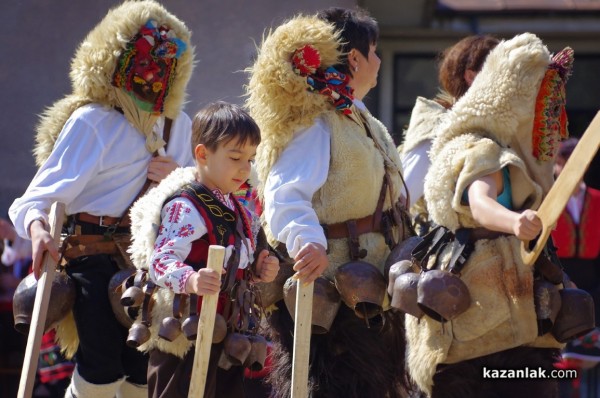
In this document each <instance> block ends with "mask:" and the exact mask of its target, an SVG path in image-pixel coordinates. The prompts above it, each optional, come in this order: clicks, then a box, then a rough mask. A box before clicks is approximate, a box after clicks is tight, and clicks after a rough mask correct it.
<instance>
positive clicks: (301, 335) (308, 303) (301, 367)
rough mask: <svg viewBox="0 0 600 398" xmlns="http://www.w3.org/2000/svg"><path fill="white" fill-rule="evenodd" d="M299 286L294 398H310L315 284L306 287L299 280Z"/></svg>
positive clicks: (294, 361) (293, 373)
mask: <svg viewBox="0 0 600 398" xmlns="http://www.w3.org/2000/svg"><path fill="white" fill-rule="evenodd" d="M297 284H298V285H297V287H296V313H295V314H294V354H293V355H294V356H293V363H292V398H306V397H308V365H309V354H310V335H311V333H312V306H313V291H314V287H315V284H314V282H311V283H309V284H308V285H305V284H303V283H302V282H301V281H300V280H298V282H297Z"/></svg>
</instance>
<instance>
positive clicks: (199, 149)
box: [194, 144, 208, 165]
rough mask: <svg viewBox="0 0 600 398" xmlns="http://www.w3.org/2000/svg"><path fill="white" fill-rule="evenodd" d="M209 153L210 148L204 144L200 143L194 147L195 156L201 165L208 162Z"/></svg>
mask: <svg viewBox="0 0 600 398" xmlns="http://www.w3.org/2000/svg"><path fill="white" fill-rule="evenodd" d="M207 155H208V148H206V145H204V144H198V145H196V147H195V148H194V157H195V158H196V162H198V164H201V165H205V164H206V159H207Z"/></svg>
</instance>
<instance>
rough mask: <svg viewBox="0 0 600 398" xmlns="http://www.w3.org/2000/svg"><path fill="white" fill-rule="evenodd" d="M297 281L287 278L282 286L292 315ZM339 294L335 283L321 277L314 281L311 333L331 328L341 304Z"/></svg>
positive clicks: (294, 308) (286, 304)
mask: <svg viewBox="0 0 600 398" xmlns="http://www.w3.org/2000/svg"><path fill="white" fill-rule="evenodd" d="M297 286H298V281H296V280H295V279H293V278H288V280H287V281H286V282H285V285H284V286H283V299H284V302H285V306H286V307H287V309H288V311H289V313H290V314H292V317H293V316H294V314H295V312H296V289H297ZM341 302H342V301H341V298H340V294H339V293H338V291H337V289H336V288H335V285H334V284H333V283H332V282H331V281H329V280H328V279H325V278H323V277H318V278H317V279H315V282H314V291H313V306H312V333H314V334H325V333H327V332H328V331H329V329H330V328H331V325H332V324H333V320H334V319H335V316H336V315H337V313H338V310H339V308H340V305H341Z"/></svg>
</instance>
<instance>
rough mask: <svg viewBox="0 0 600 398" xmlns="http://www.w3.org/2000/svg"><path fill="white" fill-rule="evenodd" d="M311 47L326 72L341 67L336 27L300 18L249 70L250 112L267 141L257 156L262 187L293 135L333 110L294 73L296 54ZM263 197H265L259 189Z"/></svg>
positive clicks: (268, 42)
mask: <svg viewBox="0 0 600 398" xmlns="http://www.w3.org/2000/svg"><path fill="white" fill-rule="evenodd" d="M307 44H311V45H312V46H314V47H315V48H316V49H317V50H318V51H319V53H320V55H321V65H322V67H328V66H331V65H335V64H337V63H338V60H339V58H340V53H339V51H338V46H339V41H338V38H337V36H336V34H334V30H333V26H332V25H330V24H328V23H326V22H324V21H322V20H320V19H318V18H317V17H316V16H298V17H296V18H294V19H292V20H290V21H288V22H286V23H284V24H283V25H281V26H279V27H278V28H277V29H275V30H274V31H270V32H269V33H268V34H267V35H266V38H265V39H264V40H263V42H262V44H261V46H260V48H259V49H258V56H257V59H256V62H255V63H254V65H252V66H251V67H250V68H248V69H247V72H248V73H249V74H250V80H249V82H248V85H247V86H246V95H247V96H248V98H247V101H246V106H247V107H248V110H249V112H250V115H251V116H252V117H253V118H254V119H255V120H256V122H257V123H258V126H259V127H260V130H261V136H262V142H261V145H260V146H259V147H258V152H257V155H256V161H257V171H258V178H259V180H260V181H261V182H264V181H266V178H267V175H268V173H269V171H270V169H271V166H272V165H273V164H274V163H275V162H276V161H277V159H278V158H279V155H280V154H281V152H282V151H283V149H284V148H285V147H286V145H287V144H288V143H289V141H290V140H291V139H292V137H293V134H294V132H296V131H298V130H299V129H301V128H305V127H308V126H310V125H312V124H313V122H314V120H315V119H316V118H317V117H318V116H319V115H320V114H322V113H323V112H325V111H327V110H328V109H332V105H331V104H329V102H328V101H327V98H325V96H323V95H319V94H315V93H310V92H308V91H307V90H306V89H307V87H308V85H307V83H306V77H302V76H299V75H297V74H296V73H294V71H293V70H292V64H291V57H292V54H293V53H294V51H295V50H297V49H299V48H302V47H303V46H305V45H307ZM260 185H262V184H260ZM259 194H260V195H261V196H262V188H261V187H260V186H259Z"/></svg>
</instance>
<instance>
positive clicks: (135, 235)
mask: <svg viewBox="0 0 600 398" xmlns="http://www.w3.org/2000/svg"><path fill="white" fill-rule="evenodd" d="M195 179H196V168H195V167H186V168H178V169H175V170H174V171H173V172H172V173H171V174H169V175H168V176H167V177H166V178H165V179H164V180H162V181H161V182H160V184H158V186H156V187H154V188H152V189H151V190H150V192H148V193H147V194H146V195H144V196H142V197H141V198H140V199H138V200H137V201H136V202H135V203H134V205H133V206H132V207H131V212H130V216H131V246H130V247H129V250H128V251H129V253H130V254H131V260H132V262H133V264H134V265H135V267H136V268H138V269H147V268H148V261H149V258H150V256H151V255H152V250H153V249H154V242H155V241H156V237H157V236H158V227H159V225H160V213H161V211H162V206H163V204H164V202H165V201H166V200H167V199H168V198H169V197H171V196H172V195H173V194H175V193H176V192H177V191H179V190H180V189H181V187H183V186H184V185H185V184H188V183H190V182H192V181H194V180H195Z"/></svg>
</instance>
